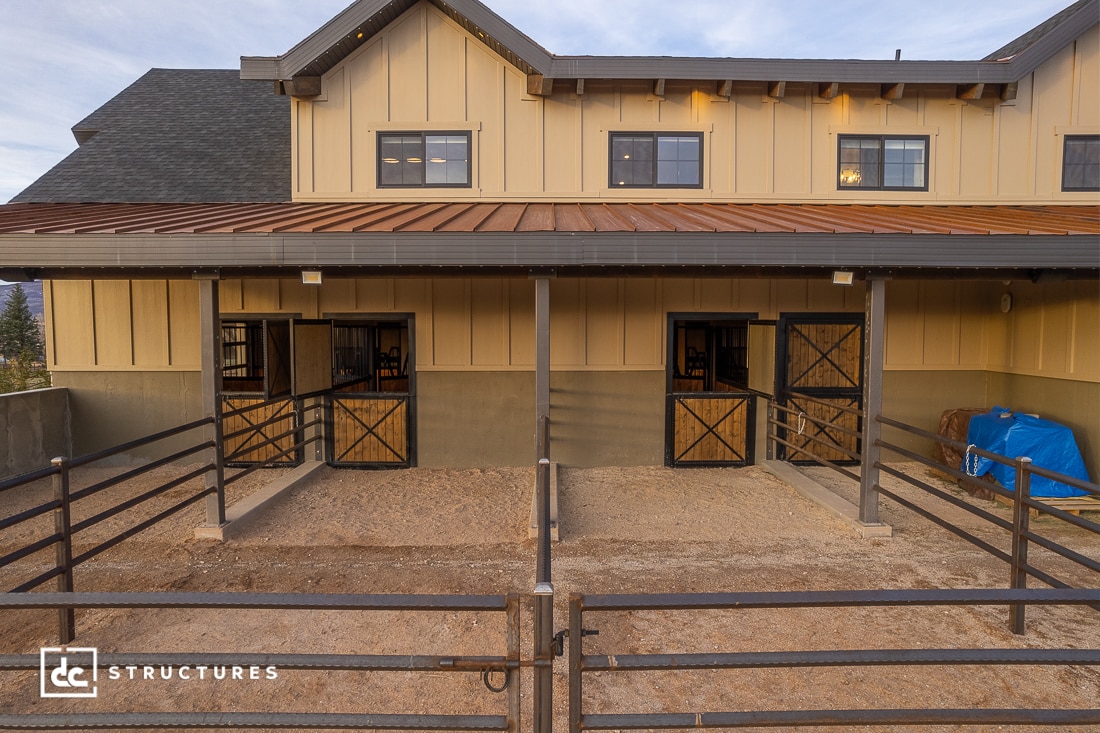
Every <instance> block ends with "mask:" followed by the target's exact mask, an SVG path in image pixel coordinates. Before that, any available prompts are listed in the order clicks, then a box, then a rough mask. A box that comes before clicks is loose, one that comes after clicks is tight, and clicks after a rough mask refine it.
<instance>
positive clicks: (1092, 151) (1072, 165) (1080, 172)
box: [1062, 135, 1100, 191]
mask: <svg viewBox="0 0 1100 733" xmlns="http://www.w3.org/2000/svg"><path fill="white" fill-rule="evenodd" d="M1062 190H1063V191H1100V135H1066V136H1065V142H1064V143H1063V147H1062Z"/></svg>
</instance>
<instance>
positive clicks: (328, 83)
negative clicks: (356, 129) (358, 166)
mask: <svg viewBox="0 0 1100 733" xmlns="http://www.w3.org/2000/svg"><path fill="white" fill-rule="evenodd" d="M347 76H348V74H347V72H345V70H344V67H342V66H341V67H337V68H336V69H335V70H333V71H332V73H330V74H329V75H328V76H327V78H326V79H325V87H324V89H325V96H326V97H327V98H326V99H325V101H323V102H317V103H315V104H314V105H313V122H314V125H313V132H314V136H315V137H314V139H313V151H314V152H313V157H314V190H315V191H316V192H317V193H334V194H336V193H343V192H345V191H350V190H351V156H350V155H349V154H348V152H349V150H350V147H351V115H350V114H348V111H349V108H350V105H349V104H348V101H347Z"/></svg>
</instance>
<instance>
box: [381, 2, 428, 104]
mask: <svg viewBox="0 0 1100 733" xmlns="http://www.w3.org/2000/svg"><path fill="white" fill-rule="evenodd" d="M424 14H425V7H424V6H423V5H421V6H419V7H417V8H414V9H413V10H411V11H410V12H409V13H407V14H406V15H405V16H404V17H403V18H401V19H399V20H398V21H396V22H395V23H394V24H393V25H392V26H390V28H389V29H388V30H387V32H386V40H387V43H388V49H387V50H388V52H389V54H388V56H389V59H388V62H389V63H388V67H389V73H390V79H389V81H390V83H389V100H390V116H391V119H392V120H395V121H406V120H409V121H412V120H427V119H428V99H427V94H426V91H425V86H426V83H427V78H428V68H427V65H428V64H427V39H426V38H425V22H426V19H425V17H424Z"/></svg>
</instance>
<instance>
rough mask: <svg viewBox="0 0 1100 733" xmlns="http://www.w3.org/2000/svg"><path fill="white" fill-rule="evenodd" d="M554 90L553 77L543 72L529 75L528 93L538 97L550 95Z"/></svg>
mask: <svg viewBox="0 0 1100 733" xmlns="http://www.w3.org/2000/svg"><path fill="white" fill-rule="evenodd" d="M553 92H554V79H553V77H549V76H543V75H542V74H528V75H527V93H528V94H533V95H534V96H536V97H549V96H550V95H551V94H553Z"/></svg>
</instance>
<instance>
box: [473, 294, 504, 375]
mask: <svg viewBox="0 0 1100 733" xmlns="http://www.w3.org/2000/svg"><path fill="white" fill-rule="evenodd" d="M507 317H508V312H507V303H506V302H505V299H504V281H503V280H473V281H471V283H470V330H471V334H470V337H471V338H470V340H471V348H472V362H471V363H472V364H473V365H474V366H498V367H499V366H503V365H504V364H506V363H507V353H508V351H507V349H508V342H507V330H506V324H507Z"/></svg>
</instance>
